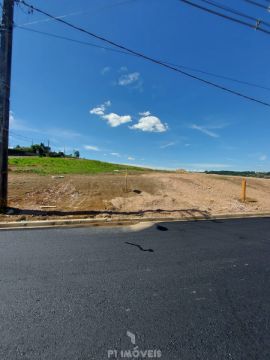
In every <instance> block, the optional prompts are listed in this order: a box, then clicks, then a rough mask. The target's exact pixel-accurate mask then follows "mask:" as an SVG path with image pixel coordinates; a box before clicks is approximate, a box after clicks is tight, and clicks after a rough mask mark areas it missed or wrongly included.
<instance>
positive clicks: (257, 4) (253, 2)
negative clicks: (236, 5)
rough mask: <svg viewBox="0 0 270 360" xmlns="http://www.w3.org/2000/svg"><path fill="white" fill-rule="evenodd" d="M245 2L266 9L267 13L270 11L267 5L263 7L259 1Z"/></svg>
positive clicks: (250, 0) (248, 0)
mask: <svg viewBox="0 0 270 360" xmlns="http://www.w3.org/2000/svg"><path fill="white" fill-rule="evenodd" d="M244 1H245V2H247V3H249V4H252V5H255V6H257V7H260V8H262V9H265V10H267V11H270V7H269V6H266V5H263V4H261V3H258V2H257V1H254V0H244Z"/></svg>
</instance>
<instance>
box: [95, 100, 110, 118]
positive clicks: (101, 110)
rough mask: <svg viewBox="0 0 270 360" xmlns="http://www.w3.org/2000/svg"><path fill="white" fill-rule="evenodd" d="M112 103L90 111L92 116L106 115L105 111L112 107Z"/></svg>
mask: <svg viewBox="0 0 270 360" xmlns="http://www.w3.org/2000/svg"><path fill="white" fill-rule="evenodd" d="M111 104H112V103H111V101H110V100H108V101H105V102H104V103H103V104H101V105H98V106H96V107H94V108H93V109H91V110H90V114H92V115H100V116H102V115H104V114H105V110H106V109H107V107H109V106H111Z"/></svg>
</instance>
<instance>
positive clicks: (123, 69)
mask: <svg viewBox="0 0 270 360" xmlns="http://www.w3.org/2000/svg"><path fill="white" fill-rule="evenodd" d="M127 71H128V68H127V67H126V66H121V67H120V69H119V72H127Z"/></svg>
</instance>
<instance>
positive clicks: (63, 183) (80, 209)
mask: <svg viewBox="0 0 270 360" xmlns="http://www.w3.org/2000/svg"><path fill="white" fill-rule="evenodd" d="M127 185H128V191H127V192H126V191H125V175H124V174H111V175H92V176H89V175H68V176H64V177H63V178H58V177H52V176H39V175H34V174H14V173H13V174H12V173H11V174H10V176H9V207H10V208H11V209H10V210H9V215H1V216H0V221H6V220H11V221H14V220H16V221H21V220H26V219H34V218H39V219H40V218H42V219H49V218H52V217H53V218H62V217H63V216H65V217H71V218H79V217H82V218H89V217H97V218H120V217H121V218H129V217H132V218H134V217H139V218H141V217H145V218H153V217H156V218H163V217H172V218H182V217H191V218H193V217H196V216H198V215H203V216H205V217H208V216H210V215H211V214H233V213H240V212H241V213H246V212H249V213H250V212H270V180H267V179H255V178H249V179H248V180H247V196H248V199H247V201H246V202H245V203H242V202H241V201H240V200H239V197H240V192H241V178H239V177H230V176H218V175H206V174H188V173H187V174H177V173H147V174H132V175H129V176H128V180H127Z"/></svg>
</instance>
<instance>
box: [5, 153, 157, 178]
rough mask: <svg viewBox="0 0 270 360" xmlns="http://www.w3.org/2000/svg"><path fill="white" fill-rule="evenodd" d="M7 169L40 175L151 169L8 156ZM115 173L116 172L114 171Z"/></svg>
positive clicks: (69, 160) (69, 159) (93, 161)
mask: <svg viewBox="0 0 270 360" xmlns="http://www.w3.org/2000/svg"><path fill="white" fill-rule="evenodd" d="M9 169H10V170H11V171H13V172H20V173H35V174H40V175H49V174H51V175H60V174H100V173H113V172H115V170H118V171H121V170H122V171H123V170H126V169H128V171H134V172H136V171H151V170H149V169H145V168H141V167H136V166H127V165H120V164H113V163H107V162H103V161H97V160H86V159H71V158H49V157H36V156H33V157H32V156H31V157H22V156H18V157H16V156H11V157H9ZM116 173H117V172H116Z"/></svg>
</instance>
